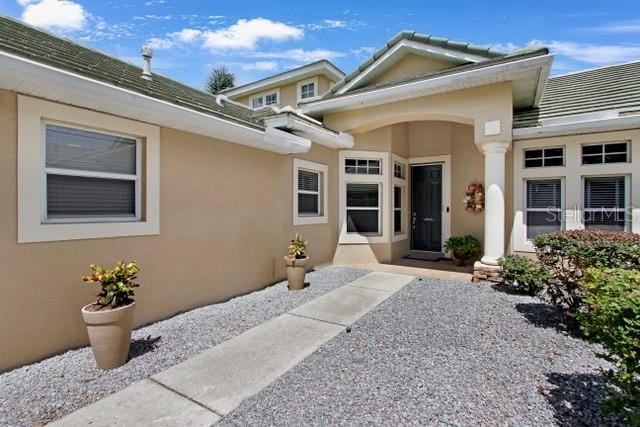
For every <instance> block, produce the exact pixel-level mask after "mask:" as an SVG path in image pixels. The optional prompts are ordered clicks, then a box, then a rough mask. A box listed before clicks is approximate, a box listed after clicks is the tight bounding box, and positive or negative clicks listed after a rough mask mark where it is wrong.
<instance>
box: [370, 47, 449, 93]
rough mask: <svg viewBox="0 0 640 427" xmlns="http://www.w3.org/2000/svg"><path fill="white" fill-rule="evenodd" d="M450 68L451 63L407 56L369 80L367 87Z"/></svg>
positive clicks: (417, 56)
mask: <svg viewBox="0 0 640 427" xmlns="http://www.w3.org/2000/svg"><path fill="white" fill-rule="evenodd" d="M452 66H453V65H452V64H451V63H448V62H445V61H439V60H437V59H434V58H429V57H426V56H421V55H414V54H408V55H406V56H404V57H403V58H402V59H400V60H399V61H398V62H396V63H395V64H393V66H392V67H391V68H389V69H388V70H386V71H384V72H383V73H382V74H380V75H379V76H376V77H375V78H373V79H371V82H369V83H368V84H367V86H368V85H374V84H379V83H386V82H391V81H396V80H400V79H403V78H407V77H416V76H420V75H423V74H426V73H428V72H431V71H437V70H443V69H445V68H451V67H452Z"/></svg>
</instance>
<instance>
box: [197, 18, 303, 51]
mask: <svg viewBox="0 0 640 427" xmlns="http://www.w3.org/2000/svg"><path fill="white" fill-rule="evenodd" d="M303 35H304V31H303V30H301V29H300V28H296V27H293V26H290V25H287V24H283V23H282V22H276V21H271V20H269V19H265V18H255V19H249V20H247V19H239V20H238V22H236V23H235V24H233V25H231V26H229V27H227V28H223V29H220V30H214V31H205V32H204V33H203V34H202V36H203V38H204V47H206V48H208V49H211V50H229V49H250V50H252V49H255V48H256V46H257V44H258V43H259V42H260V41H262V40H269V41H276V42H283V41H286V40H296V39H300V38H302V36H303Z"/></svg>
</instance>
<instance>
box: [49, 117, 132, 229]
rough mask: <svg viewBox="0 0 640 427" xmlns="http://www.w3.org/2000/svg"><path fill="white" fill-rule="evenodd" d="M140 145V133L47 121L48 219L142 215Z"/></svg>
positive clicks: (74, 219)
mask: <svg viewBox="0 0 640 427" xmlns="http://www.w3.org/2000/svg"><path fill="white" fill-rule="evenodd" d="M138 146H139V142H138V141H137V140H136V139H134V138H128V137H124V136H118V135H111V134H106V133H99V132H94V131H89V130H84V129H78V128H71V127H67V126H59V125H55V124H47V125H46V130H45V170H44V172H45V182H46V184H45V200H46V210H45V220H46V221H87V220H89V221H91V220H95V219H96V218H101V219H104V220H110V219H127V220H131V219H135V218H138V217H139V212H138V205H139V202H138V196H139V190H138V188H139V182H140V175H139V167H138V157H139V155H138V152H139V147H138Z"/></svg>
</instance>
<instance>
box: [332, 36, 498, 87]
mask: <svg viewBox="0 0 640 427" xmlns="http://www.w3.org/2000/svg"><path fill="white" fill-rule="evenodd" d="M506 55H507V53H504V52H499V51H497V50H495V49H493V48H489V47H484V46H478V45H474V44H471V43H467V42H457V41H452V40H449V39H446V38H441V37H434V36H431V35H427V34H421V33H416V32H413V31H403V32H400V33H398V34H396V35H395V36H394V37H392V38H391V39H390V40H389V41H388V42H387V43H386V44H385V45H384V46H383V47H382V48H381V49H379V50H378V51H377V52H375V53H374V54H373V56H372V57H371V58H369V59H368V60H366V61H365V62H363V63H362V64H361V65H360V66H359V67H358V68H357V69H356V71H354V72H353V73H351V74H349V75H348V76H346V77H345V78H344V79H343V80H342V81H340V82H338V83H337V84H336V85H335V86H334V87H333V88H332V90H331V93H332V94H344V93H347V92H350V91H354V90H357V89H361V88H364V87H369V86H377V85H382V84H385V83H394V82H399V81H403V80H408V79H411V78H416V77H421V76H426V75H428V74H430V73H434V72H438V71H442V70H447V69H452V68H455V67H458V66H461V65H466V64H475V63H479V62H482V61H487V60H491V59H495V58H500V57H503V56H506Z"/></svg>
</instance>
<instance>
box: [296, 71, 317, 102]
mask: <svg viewBox="0 0 640 427" xmlns="http://www.w3.org/2000/svg"><path fill="white" fill-rule="evenodd" d="M317 94H318V78H317V77H315V78H313V79H309V80H304V81H301V82H298V101H301V100H303V99H311V98H315V97H316V96H317Z"/></svg>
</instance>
